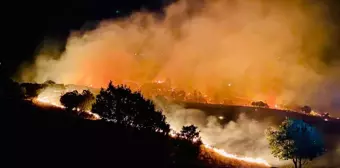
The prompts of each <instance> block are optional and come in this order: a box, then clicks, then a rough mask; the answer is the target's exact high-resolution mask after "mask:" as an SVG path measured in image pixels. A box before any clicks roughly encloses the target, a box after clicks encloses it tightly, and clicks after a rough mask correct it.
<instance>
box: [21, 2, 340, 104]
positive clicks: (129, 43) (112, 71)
mask: <svg viewBox="0 0 340 168" xmlns="http://www.w3.org/2000/svg"><path fill="white" fill-rule="evenodd" d="M326 14H327V10H326V8H324V6H323V5H322V3H321V2H320V3H317V2H314V3H311V1H308V2H307V1H304V0H292V1H282V0H256V1H251V0H209V1H204V0H202V1H189V0H187V1H184V0H182V1H178V2H176V3H174V4H172V5H170V6H168V7H167V8H166V9H165V15H164V17H162V18H160V17H155V15H153V14H150V13H145V12H144V13H143V12H141V13H134V14H133V15H132V16H130V17H129V18H125V19H120V20H106V21H103V22H101V23H100V24H99V25H98V27H97V28H96V29H95V30H93V31H87V32H73V33H72V34H71V36H70V37H69V39H68V41H67V45H66V50H65V52H64V53H62V54H61V55H60V56H59V57H58V59H54V58H55V56H53V54H50V53H48V52H46V51H44V52H42V54H40V55H37V57H36V61H35V64H34V65H32V66H25V67H24V68H23V70H22V75H21V79H22V80H24V81H34V82H44V81H46V80H54V81H56V82H57V83H65V84H79V85H87V86H94V87H105V86H106V85H107V83H108V81H109V80H113V81H114V82H115V83H124V82H126V81H135V82H138V83H142V82H146V81H151V80H155V79H165V78H169V79H170V80H171V82H172V84H173V85H174V86H176V87H181V88H184V89H186V90H191V89H194V88H195V89H199V90H201V91H202V92H204V93H206V94H208V95H219V96H225V95H233V96H238V97H247V98H248V99H254V100H260V99H261V100H267V99H268V97H275V99H276V100H275V101H276V103H290V102H294V103H299V104H310V105H320V104H322V105H323V107H322V108H329V106H331V105H332V103H331V100H333V99H335V98H336V97H331V96H323V97H321V96H320V95H321V94H319V93H318V91H319V90H320V88H325V85H326V84H329V83H330V84H329V85H332V86H333V85H334V82H333V81H329V80H330V79H331V78H330V77H334V76H337V77H338V76H339V75H334V74H333V73H332V72H334V71H336V70H333V69H332V68H326V66H325V65H324V64H323V63H322V62H321V58H322V56H323V54H324V52H325V50H326V49H327V46H329V45H330V43H331V42H332V40H333V39H332V38H331V37H332V31H331V30H332V29H331V27H332V26H330V24H331V23H330V22H328V20H327V19H326ZM58 47H59V46H58ZM336 69H337V68H336ZM229 84H232V85H231V86H232V87H228V89H226V88H227V86H228V85H229ZM327 88H329V87H327ZM322 91H323V92H325V93H334V92H335V91H333V90H332V91H325V90H322ZM315 95H318V96H315ZM320 101H322V103H320Z"/></svg>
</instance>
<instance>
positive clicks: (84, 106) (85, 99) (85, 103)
mask: <svg viewBox="0 0 340 168" xmlns="http://www.w3.org/2000/svg"><path fill="white" fill-rule="evenodd" d="M79 99H80V100H79V101H80V102H79V105H78V107H79V108H80V109H81V110H83V111H86V110H91V108H92V104H93V103H94V102H95V101H96V98H95V97H94V95H93V94H92V93H91V91H90V90H83V92H82V93H81V95H80V98H79Z"/></svg>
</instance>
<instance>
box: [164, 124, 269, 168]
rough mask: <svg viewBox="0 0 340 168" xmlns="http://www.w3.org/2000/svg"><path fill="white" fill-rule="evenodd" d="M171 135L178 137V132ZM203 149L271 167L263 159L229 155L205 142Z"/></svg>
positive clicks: (171, 132) (172, 132)
mask: <svg viewBox="0 0 340 168" xmlns="http://www.w3.org/2000/svg"><path fill="white" fill-rule="evenodd" d="M169 135H170V136H171V137H176V136H177V134H176V132H175V131H173V130H172V131H170V133H169ZM203 147H204V148H206V149H210V150H212V151H213V152H215V153H217V154H218V155H220V156H223V157H226V158H230V159H236V160H240V161H244V162H248V163H255V164H260V165H264V166H267V167H270V166H271V165H270V164H269V163H268V162H267V161H266V160H264V159H262V158H252V157H242V156H237V155H235V154H231V153H228V152H226V151H225V150H223V149H218V148H215V147H213V146H211V145H209V144H206V143H204V142H203Z"/></svg>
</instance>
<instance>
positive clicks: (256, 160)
mask: <svg viewBox="0 0 340 168" xmlns="http://www.w3.org/2000/svg"><path fill="white" fill-rule="evenodd" d="M33 102H34V103H36V104H47V105H52V106H55V107H59V108H63V109H64V108H65V107H64V106H62V105H61V104H60V103H59V102H58V101H56V100H54V99H51V97H49V96H45V95H44V96H41V95H39V96H38V97H37V98H35V99H34V100H33ZM87 113H89V114H91V115H93V116H94V118H95V119H100V116H99V115H97V114H94V113H92V112H90V111H87ZM169 135H170V136H171V137H176V136H177V134H176V132H175V131H171V132H170V133H169ZM203 146H204V148H206V149H211V150H212V151H214V152H216V153H217V154H219V155H221V156H223V157H226V158H231V159H236V160H240V161H244V162H249V163H256V164H261V165H264V166H268V167H269V166H270V164H269V163H268V162H267V161H265V160H264V159H261V158H251V157H241V156H237V155H235V154H231V153H228V152H226V151H224V150H223V149H218V148H215V147H212V146H211V145H209V144H206V143H204V142H203Z"/></svg>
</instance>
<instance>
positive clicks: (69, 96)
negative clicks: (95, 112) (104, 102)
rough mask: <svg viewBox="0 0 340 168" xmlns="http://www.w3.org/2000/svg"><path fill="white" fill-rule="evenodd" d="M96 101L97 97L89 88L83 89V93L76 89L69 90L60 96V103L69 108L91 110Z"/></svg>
mask: <svg viewBox="0 0 340 168" xmlns="http://www.w3.org/2000/svg"><path fill="white" fill-rule="evenodd" d="M94 102H95V97H94V95H93V94H92V93H91V92H90V91H89V90H83V92H82V93H81V94H80V93H79V92H78V91H77V90H74V91H72V92H67V93H65V94H64V95H62V96H61V97H60V103H61V104H62V105H63V106H65V108H66V109H68V110H74V109H79V110H81V111H86V110H91V106H92V104H93V103H94Z"/></svg>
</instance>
